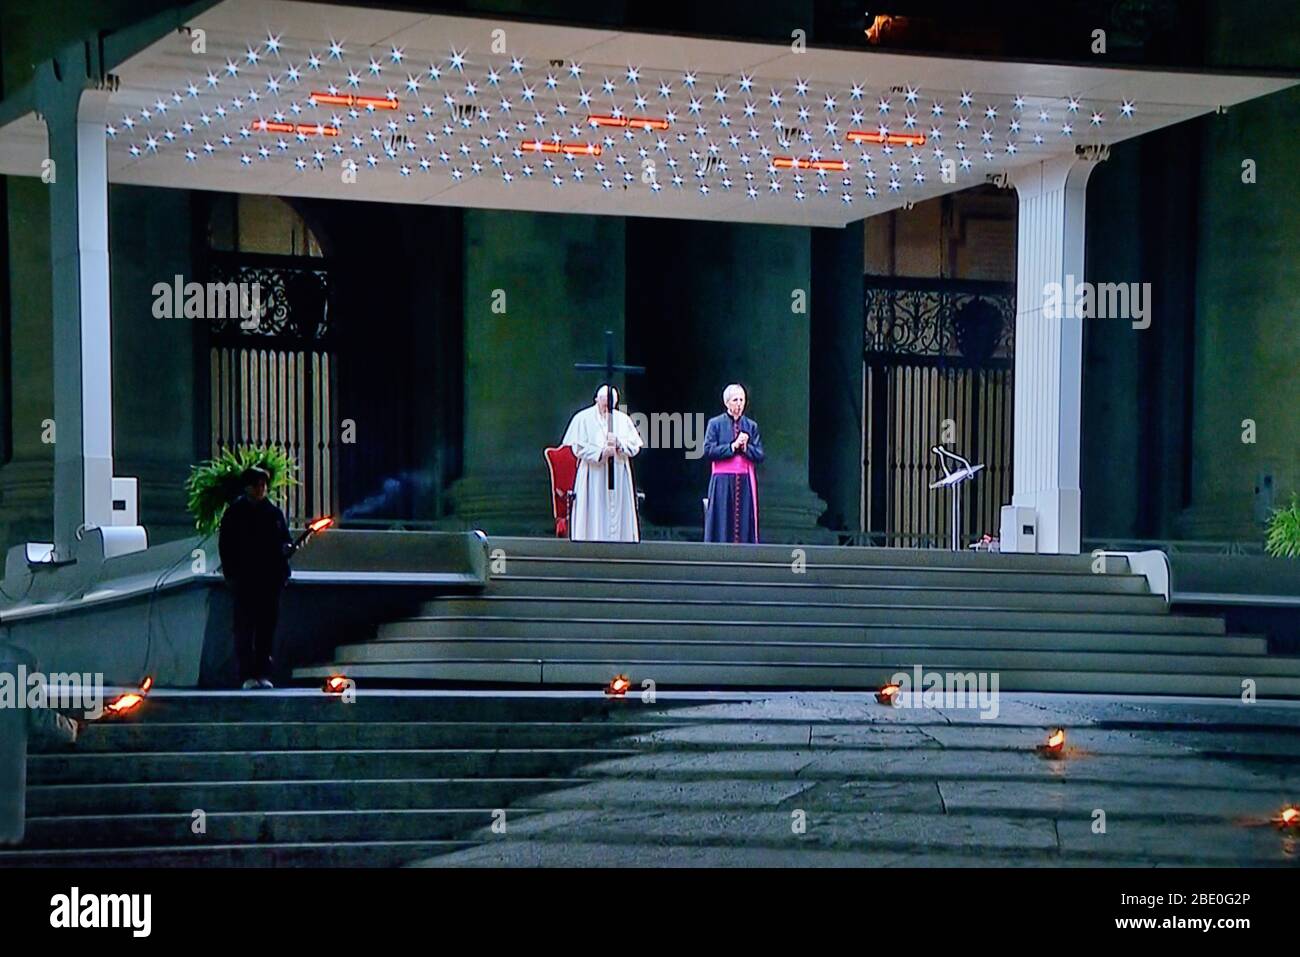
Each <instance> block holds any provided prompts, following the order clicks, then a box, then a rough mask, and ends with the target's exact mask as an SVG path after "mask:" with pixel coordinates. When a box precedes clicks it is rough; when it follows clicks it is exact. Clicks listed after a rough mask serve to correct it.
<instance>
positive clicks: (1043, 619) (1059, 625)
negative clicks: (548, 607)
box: [376, 605, 1224, 644]
mask: <svg viewBox="0 0 1300 957" xmlns="http://www.w3.org/2000/svg"><path fill="white" fill-rule="evenodd" d="M501 610H502V611H505V609H504V608H503V609H501ZM567 610H568V612H569V614H568V615H564V616H561V615H559V614H558V613H557V614H556V615H554V616H552V617H542V616H541V615H528V616H525V615H523V614H517V615H509V614H486V613H484V614H477V615H476V614H466V615H426V616H423V617H419V618H406V619H403V620H401V621H391V622H385V623H384V624H382V625H380V626H379V628H378V629H376V637H377V638H378V639H379V640H381V641H382V640H387V639H393V638H474V637H478V636H480V635H484V636H489V635H490V636H494V637H498V638H548V637H554V636H555V634H556V633H557V631H558V632H559V633H560V634H562V635H571V634H583V633H585V632H590V631H595V630H599V632H600V633H601V634H602V635H603V636H605V637H610V638H639V639H642V640H647V641H648V640H652V639H660V638H662V639H665V640H671V639H674V638H695V639H697V640H701V641H704V640H716V641H726V640H734V638H735V637H736V634H737V632H738V631H740V630H743V631H744V633H745V636H746V637H747V638H748V639H749V640H750V641H751V642H754V643H759V642H764V641H835V640H837V639H838V638H840V637H842V636H843V635H844V634H845V633H846V632H847V633H850V634H853V633H856V634H859V635H862V634H865V633H867V632H870V631H873V630H876V631H879V630H885V631H887V632H890V633H894V632H898V631H904V630H911V629H918V630H925V629H929V630H948V631H950V632H954V633H957V635H959V636H960V635H965V636H968V639H967V640H968V641H969V642H970V643H973V644H978V641H979V638H978V637H977V636H978V635H979V634H981V633H983V632H986V631H1032V632H1037V633H1040V634H1041V633H1043V632H1049V633H1057V632H1079V633H1084V632H1087V633H1093V632H1110V633H1120V634H1127V635H1143V634H1159V635H1197V634H1199V635H1215V636H1222V635H1223V634H1224V627H1223V620H1222V619H1221V618H1192V617H1188V616H1183V615H1177V616H1175V615H1107V614H1103V613H1092V612H1083V613H1074V612H1031V611H1014V610H1013V611H993V610H969V609H958V610H952V609H938V608H885V609H867V610H857V609H855V610H854V611H853V612H852V613H851V614H847V615H846V614H838V615H837V614H836V613H835V612H834V611H833V609H824V610H823V611H825V612H826V615H825V618H823V616H822V614H820V613H819V614H811V613H809V614H806V615H804V616H802V617H794V618H793V620H790V621H772V620H769V619H768V614H767V611H768V610H767V609H764V610H763V611H762V612H761V613H755V612H752V611H751V612H749V613H748V614H741V613H739V610H737V613H735V614H729V613H728V612H731V611H732V609H727V608H723V609H716V610H711V609H709V608H694V609H686V608H683V609H682V612H681V616H671V617H670V616H668V615H667V614H665V617H662V618H660V617H657V616H655V617H651V615H650V613H649V612H647V613H645V614H643V615H641V616H636V615H634V614H633V613H632V612H631V611H629V614H628V615H626V616H617V611H618V606H617V605H611V606H608V607H604V608H602V609H599V611H604V612H605V613H606V616H605V617H601V616H599V615H598V614H597V611H598V610H597V609H586V608H582V607H577V608H571V609H567ZM665 611H666V612H667V611H671V609H666V610H665ZM719 612H721V614H720V613H719ZM691 613H694V614H695V615H696V616H697V617H686V616H687V615H689V614H691ZM760 615H761V617H760ZM836 618H841V619H845V620H838V621H837V620H835V619H836ZM957 640H962V639H960V638H957Z"/></svg>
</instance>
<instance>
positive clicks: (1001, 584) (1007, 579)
mask: <svg viewBox="0 0 1300 957" xmlns="http://www.w3.org/2000/svg"><path fill="white" fill-rule="evenodd" d="M498 567H499V568H502V566H498ZM512 579H547V580H593V579H606V580H611V581H624V580H627V581H695V583H727V581H737V580H738V581H745V583H754V584H771V585H788V584H802V585H824V586H852V585H879V586H885V585H902V586H918V585H924V586H928V588H984V589H996V590H1009V592H1108V593H1109V592H1126V593H1138V594H1143V593H1149V590H1151V589H1149V588H1148V585H1147V579H1145V577H1143V576H1140V575H1131V573H1109V575H1093V573H1092V572H1089V571H1065V570H1058V571H1036V572H1027V571H1019V570H1015V568H928V567H924V566H918V567H911V566H805V567H803V571H802V572H796V571H794V566H793V564H792V562H790V560H789V559H787V560H785V562H654V560H650V559H637V558H623V559H612V560H595V559H581V558H555V559H550V558H528V557H516V558H510V557H506V559H504V566H503V571H500V572H493V575H491V581H498V580H500V581H510V580H512Z"/></svg>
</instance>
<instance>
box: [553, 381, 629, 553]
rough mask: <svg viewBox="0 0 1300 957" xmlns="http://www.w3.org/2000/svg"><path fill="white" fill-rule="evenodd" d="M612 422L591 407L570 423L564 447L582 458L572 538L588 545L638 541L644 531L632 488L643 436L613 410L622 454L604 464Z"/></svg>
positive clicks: (571, 524)
mask: <svg viewBox="0 0 1300 957" xmlns="http://www.w3.org/2000/svg"><path fill="white" fill-rule="evenodd" d="M608 429H609V426H608V420H607V417H606V416H603V415H601V414H600V410H599V409H598V408H596V406H594V405H589V406H587V408H585V409H583V410H582V411H581V412H579V413H578V414H577V415H575V416H574V417H573V418H572V419H571V420H570V421H569V427H568V428H567V429H566V430H565V432H564V440H563V442H562V443H561V444H562V445H567V446H568V447H569V448H571V449H573V454H574V455H576V456H577V457H578V476H577V478H576V479H575V480H574V483H573V495H574V497H573V519H572V521H571V523H570V527H571V528H572V534H573V539H574V540H575V541H585V542H639V541H641V529H640V527H639V526H638V524H637V518H636V489H635V487H634V486H633V484H632V464H631V462H630V461H629V460H630V459H631V457H632V456H633V455H636V454H637V453H638V452H640V451H641V436H640V435H638V434H637V431H636V426H634V425H633V424H632V420H631V419H630V418H628V416H627V415H626V413H623V412H620V411H618V410H617V409H615V410H614V441H615V442H616V443H617V449H618V450H617V452H616V453H615V455H614V457H613V458H611V459H606V460H604V461H602V460H601V457H600V456H601V453H602V452H603V451H604V449H605V435H606V433H607V432H608ZM610 462H612V463H614V491H612V492H611V491H610V490H609V479H608V478H607V477H606V471H605V470H606V468H607V467H608V463H610Z"/></svg>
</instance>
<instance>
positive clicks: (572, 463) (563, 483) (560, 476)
mask: <svg viewBox="0 0 1300 957" xmlns="http://www.w3.org/2000/svg"><path fill="white" fill-rule="evenodd" d="M542 455H543V456H545V458H546V468H547V470H548V471H549V472H550V474H551V514H552V515H554V516H555V534H556V536H558V537H559V538H568V537H569V495H570V493H572V492H573V483H574V482H575V481H576V480H577V477H578V457H577V456H576V455H574V454H573V449H571V448H569V447H568V446H567V445H561V446H559V447H558V448H554V449H545V450H544V451H543V452H542Z"/></svg>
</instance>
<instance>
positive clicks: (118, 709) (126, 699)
mask: <svg viewBox="0 0 1300 957" xmlns="http://www.w3.org/2000/svg"><path fill="white" fill-rule="evenodd" d="M152 687H153V676H152V675H150V676H149V677H147V678H145V679H144V681H142V682H141V683H140V690H139V691H128V692H127V693H126V694H120V695H118V696H117V697H116V698H114V699H113V700H112V701H110V702H109V703H108V704H106V705H105V706H104V710H105V711H106V712H107V713H109V714H111V715H114V716H117V717H121V716H122V715H124V714H130V713H131V712H132V711H135V710H136V709H137V708H139V707H140V705H142V704H143V703H144V699H145V696H146V695H148V694H149V689H150V688H152Z"/></svg>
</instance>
